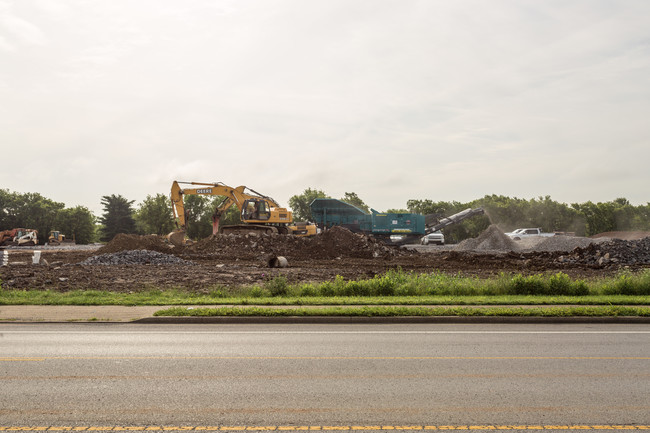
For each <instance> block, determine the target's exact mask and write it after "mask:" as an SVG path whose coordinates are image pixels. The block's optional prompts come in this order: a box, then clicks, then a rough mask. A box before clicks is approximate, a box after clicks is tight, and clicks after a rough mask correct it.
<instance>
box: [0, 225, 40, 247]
mask: <svg viewBox="0 0 650 433" xmlns="http://www.w3.org/2000/svg"><path fill="white" fill-rule="evenodd" d="M0 245H2V246H12V245H13V246H19V247H29V246H34V245H38V230H34V229H23V228H17V229H11V230H4V231H2V232H0Z"/></svg>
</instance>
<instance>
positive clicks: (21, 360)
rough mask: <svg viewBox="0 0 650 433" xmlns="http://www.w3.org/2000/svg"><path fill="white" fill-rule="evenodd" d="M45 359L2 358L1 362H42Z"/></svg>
mask: <svg viewBox="0 0 650 433" xmlns="http://www.w3.org/2000/svg"><path fill="white" fill-rule="evenodd" d="M41 361H45V358H0V362H41Z"/></svg>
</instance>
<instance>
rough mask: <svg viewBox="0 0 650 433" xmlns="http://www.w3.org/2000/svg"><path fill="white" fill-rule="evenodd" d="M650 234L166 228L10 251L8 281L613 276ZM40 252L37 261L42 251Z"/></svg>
mask: <svg viewBox="0 0 650 433" xmlns="http://www.w3.org/2000/svg"><path fill="white" fill-rule="evenodd" d="M649 236H650V233H648V232H612V233H602V234H600V235H597V236H594V237H590V238H585V237H577V236H552V237H535V238H530V239H523V240H520V241H514V240H512V239H511V238H510V237H508V236H507V235H505V234H504V233H503V232H502V231H501V230H500V229H499V228H498V227H497V226H495V225H492V226H490V227H489V228H488V229H487V230H485V231H484V232H483V233H482V234H481V235H480V236H478V237H477V238H473V239H467V240H465V241H463V242H461V243H459V244H456V245H445V246H433V245H427V246H424V245H401V246H399V245H387V244H386V243H384V242H382V241H380V240H377V239H376V238H375V237H374V236H373V235H368V234H363V233H353V232H352V231H350V230H348V229H347V228H344V227H339V226H335V227H332V228H330V229H328V230H324V231H323V232H321V233H319V234H317V235H315V236H309V237H300V236H294V235H283V234H277V233H271V234H260V233H256V232H251V233H248V234H242V233H239V234H217V235H212V236H210V237H208V238H206V239H202V240H200V241H198V242H196V243H193V244H189V245H181V246H175V245H172V244H171V243H169V242H168V241H167V239H166V238H165V237H162V236H155V235H148V236H139V235H126V234H121V235H117V236H116V237H115V238H114V239H113V240H112V241H110V242H108V243H107V244H105V245H103V246H82V245H78V246H75V245H70V246H64V245H61V246H47V247H42V248H39V247H32V248H30V249H18V248H15V249H8V250H5V253H6V255H5V256H4V257H5V260H6V262H7V263H6V264H4V263H3V264H4V265H3V266H1V267H0V279H1V280H2V287H3V288H4V289H5V290H24V289H36V290H54V291H70V290H77V289H81V290H91V289H92V290H106V291H118V292H137V291H142V290H151V289H167V288H179V289H185V290H192V291H197V292H207V291H208V290H211V289H213V288H214V287H238V286H247V285H254V284H262V283H264V282H265V281H268V280H269V279H272V278H274V277H276V276H278V275H282V276H284V277H286V279H287V280H288V281H289V282H291V283H298V282H323V281H331V280H333V279H335V278H336V277H337V276H341V277H343V278H345V279H346V280H358V279H366V278H372V277H374V276H376V275H380V274H382V273H384V272H386V271H388V270H390V269H401V270H403V271H406V272H414V273H448V274H455V275H463V276H476V277H479V278H489V277H492V276H495V275H499V274H501V273H512V274H515V273H518V274H522V275H531V274H547V273H557V272H563V273H565V274H567V275H569V276H571V277H572V278H584V279H589V278H596V277H602V276H613V275H616V274H617V273H619V272H621V271H622V270H630V271H632V272H634V271H637V270H642V269H647V268H648V267H649V266H650V237H649ZM36 250H39V251H40V254H39V257H38V260H37V263H34V261H35V259H34V257H35V252H36Z"/></svg>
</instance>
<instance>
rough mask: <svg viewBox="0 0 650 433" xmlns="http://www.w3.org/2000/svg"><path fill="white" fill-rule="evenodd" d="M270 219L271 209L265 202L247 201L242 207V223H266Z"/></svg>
mask: <svg viewBox="0 0 650 433" xmlns="http://www.w3.org/2000/svg"><path fill="white" fill-rule="evenodd" d="M270 217H271V208H270V206H269V203H268V202H267V201H266V200H257V199H252V198H251V199H248V200H246V201H245V202H244V206H243V207H242V213H241V219H242V221H251V220H255V221H266V220H268V219H269V218H270Z"/></svg>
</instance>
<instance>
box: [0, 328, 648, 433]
mask: <svg viewBox="0 0 650 433" xmlns="http://www.w3.org/2000/svg"><path fill="white" fill-rule="evenodd" d="M0 390H1V392H0V431H1V430H5V431H6V430H9V429H10V428H17V427H23V428H27V427H29V428H27V430H29V429H32V430H33V431H36V430H38V429H43V428H45V427H48V426H49V427H50V428H51V429H52V428H59V427H60V426H65V427H66V428H67V429H68V430H70V429H73V428H75V427H76V428H77V429H78V430H93V429H100V428H103V429H117V430H119V429H123V430H124V429H136V428H137V427H138V426H140V428H142V427H143V426H148V428H149V429H160V430H164V429H165V427H162V426H185V428H188V429H190V428H191V429H195V430H218V429H221V430H229V429H230V430H232V431H236V430H238V429H249V430H260V426H266V427H268V428H269V429H271V430H278V431H279V430H284V431H290V430H299V429H301V428H310V429H311V430H334V429H344V430H368V431H369V430H373V429H375V430H376V429H380V430H400V429H402V428H401V427H403V426H407V427H409V428H412V429H418V430H436V429H437V430H440V429H441V428H442V427H445V426H447V427H453V428H465V429H468V428H478V427H485V428H488V427H489V428H503V429H505V428H514V427H513V426H519V427H520V428H521V429H530V428H536V427H540V426H541V427H542V428H547V429H550V428H551V427H552V426H557V430H558V431H562V430H568V429H569V428H570V426H576V425H578V426H585V428H587V427H588V428H591V429H594V428H595V427H596V426H620V425H625V426H630V427H634V426H636V425H641V426H642V427H643V426H649V425H650V327H648V326H647V325H593V324H592V325H521V324H519V325H496V324H495V325H485V324H483V325H204V326H203V325H137V324H98V323H95V324H54V325H52V324H1V325H0ZM156 426H158V427H156ZM649 428H650V427H649ZM167 429H169V430H173V429H172V428H171V427H169V428H167ZM515 429H516V428H515Z"/></svg>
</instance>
